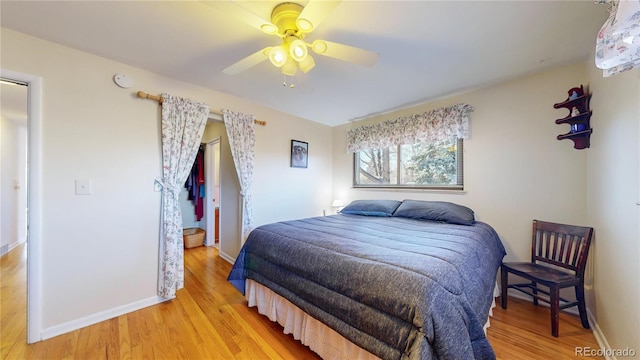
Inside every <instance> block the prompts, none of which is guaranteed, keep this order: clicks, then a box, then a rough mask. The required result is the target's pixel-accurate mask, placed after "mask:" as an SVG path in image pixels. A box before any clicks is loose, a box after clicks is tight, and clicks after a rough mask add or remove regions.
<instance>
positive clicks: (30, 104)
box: [0, 69, 42, 343]
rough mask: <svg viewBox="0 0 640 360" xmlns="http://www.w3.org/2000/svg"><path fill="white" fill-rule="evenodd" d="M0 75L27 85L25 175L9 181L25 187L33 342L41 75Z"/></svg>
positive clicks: (30, 337)
mask: <svg viewBox="0 0 640 360" xmlns="http://www.w3.org/2000/svg"><path fill="white" fill-rule="evenodd" d="M0 78H1V79H2V80H3V81H7V82H8V83H16V84H20V85H18V86H26V88H27V91H26V97H27V102H26V103H27V106H26V110H27V119H26V129H25V130H24V132H25V133H26V144H25V146H26V152H25V153H26V155H25V161H26V163H27V165H26V174H25V175H24V181H23V182H21V181H20V179H11V181H12V182H13V180H18V181H17V182H13V184H12V185H13V187H14V190H15V187H20V188H24V187H26V190H25V193H26V199H25V200H24V203H23V204H19V205H16V206H19V207H24V209H28V211H25V213H24V224H25V227H26V229H25V235H24V236H25V241H26V243H27V252H26V253H27V275H26V282H27V286H26V288H27V294H26V297H27V304H26V307H27V309H26V313H27V323H26V327H27V339H26V341H27V343H34V342H37V341H40V340H42V336H41V334H40V333H41V312H40V309H41V281H42V277H41V274H40V264H41V250H42V248H41V235H42V219H41V211H42V198H41V197H42V105H41V104H42V79H41V78H40V77H37V76H33V75H30V74H24V73H19V72H15V71H10V70H5V69H1V70H0ZM8 86H16V85H8ZM3 90H4V89H3ZM3 95H4V94H3ZM3 105H4V104H3ZM3 111H4V106H3ZM3 121H4V120H3ZM3 170H4V167H3ZM3 206H4V204H3ZM18 215H19V214H18ZM19 217H20V216H18V218H19ZM18 221H19V220H18Z"/></svg>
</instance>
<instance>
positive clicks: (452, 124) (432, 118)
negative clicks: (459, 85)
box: [347, 104, 473, 152]
mask: <svg viewBox="0 0 640 360" xmlns="http://www.w3.org/2000/svg"><path fill="white" fill-rule="evenodd" d="M472 111H473V107H472V106H471V105H467V104H456V105H453V106H450V107H446V108H441V109H436V110H431V111H427V112H424V113H421V114H414V115H410V116H404V117H400V118H397V119H393V120H387V121H383V122H380V123H377V124H373V125H365V126H361V127H358V128H355V129H351V130H349V131H347V151H348V152H358V151H361V150H367V149H384V148H388V147H390V146H394V145H404V144H415V143H419V142H429V143H440V142H443V141H450V140H451V139H453V138H454V137H457V138H459V139H467V138H468V137H469V113H470V112H472Z"/></svg>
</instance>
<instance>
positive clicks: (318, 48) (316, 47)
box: [311, 40, 327, 54]
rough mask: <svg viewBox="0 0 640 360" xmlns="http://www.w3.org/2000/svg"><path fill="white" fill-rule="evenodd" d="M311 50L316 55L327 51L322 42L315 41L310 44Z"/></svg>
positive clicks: (325, 44) (324, 43) (325, 45)
mask: <svg viewBox="0 0 640 360" xmlns="http://www.w3.org/2000/svg"><path fill="white" fill-rule="evenodd" d="M311 49H313V51H314V52H315V53H316V54H324V53H325V52H326V51H327V43H326V42H324V41H322V40H316V41H314V42H313V43H312V44H311Z"/></svg>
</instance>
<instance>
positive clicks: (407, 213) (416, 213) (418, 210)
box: [393, 200, 475, 225]
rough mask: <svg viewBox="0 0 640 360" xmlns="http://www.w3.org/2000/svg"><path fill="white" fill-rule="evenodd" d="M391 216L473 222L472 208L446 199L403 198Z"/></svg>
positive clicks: (452, 222) (468, 223)
mask: <svg viewBox="0 0 640 360" xmlns="http://www.w3.org/2000/svg"><path fill="white" fill-rule="evenodd" d="M393 216H399V217H406V218H411V219H419V220H430V221H442V222H446V223H449V224H458V225H472V224H473V223H474V222H475V217H474V213H473V210H471V209H469V208H468V207H466V206H462V205H458V204H454V203H450V202H446V201H421V200H405V201H403V202H402V204H400V206H399V207H398V208H397V209H396V211H395V212H394V213H393Z"/></svg>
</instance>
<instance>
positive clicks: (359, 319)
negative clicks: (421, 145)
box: [228, 200, 505, 359]
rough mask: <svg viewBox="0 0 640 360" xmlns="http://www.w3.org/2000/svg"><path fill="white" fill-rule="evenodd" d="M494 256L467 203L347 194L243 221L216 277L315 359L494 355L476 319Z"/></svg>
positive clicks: (494, 247) (490, 284) (484, 304)
mask: <svg viewBox="0 0 640 360" xmlns="http://www.w3.org/2000/svg"><path fill="white" fill-rule="evenodd" d="M504 255H505V250H504V247H503V245H502V243H501V241H500V239H499V237H498V235H497V234H496V232H495V230H494V229H493V228H492V227H491V226H489V225H488V224H486V223H483V222H479V221H475V219H474V214H473V211H472V210H471V209H469V208H467V207H464V206H461V205H457V204H453V203H447V202H432V201H417V200H405V201H402V202H400V201H395V200H357V201H354V202H352V203H351V204H349V205H348V206H347V207H345V209H343V210H342V212H341V213H340V214H336V215H330V216H322V217H313V218H306V219H300V220H292V221H284V222H279V223H273V224H268V225H263V226H260V227H258V228H256V229H254V230H253V231H252V232H251V233H250V235H249V237H248V238H247V241H246V242H245V244H244V245H243V247H242V249H241V251H240V253H239V255H238V257H237V258H236V261H235V263H234V265H233V267H232V270H231V272H230V274H229V277H228V280H229V281H230V282H231V283H232V284H233V285H234V286H235V287H236V288H237V289H238V290H239V291H241V292H242V293H243V294H245V297H246V298H247V300H248V304H249V306H258V310H259V311H260V313H262V314H265V315H267V316H269V318H270V319H271V320H272V321H278V322H280V323H281V324H282V325H283V326H284V328H285V332H286V333H293V334H294V337H296V338H297V339H299V340H301V341H302V342H303V343H304V344H305V345H308V346H309V347H310V348H311V350H313V351H315V352H316V353H318V354H319V355H320V356H321V357H323V358H324V359H334V358H367V357H370V358H380V359H474V358H475V359H495V355H494V352H493V350H492V348H491V345H490V344H489V341H488V340H487V338H486V334H485V329H484V325H485V323H486V322H487V320H488V317H489V313H490V309H491V306H492V304H494V287H495V284H496V274H497V270H498V267H499V265H500V263H501V261H502V258H503V257H504ZM332 339H335V340H332Z"/></svg>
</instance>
